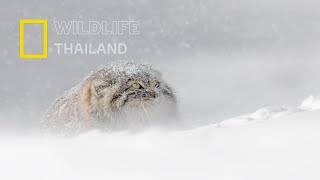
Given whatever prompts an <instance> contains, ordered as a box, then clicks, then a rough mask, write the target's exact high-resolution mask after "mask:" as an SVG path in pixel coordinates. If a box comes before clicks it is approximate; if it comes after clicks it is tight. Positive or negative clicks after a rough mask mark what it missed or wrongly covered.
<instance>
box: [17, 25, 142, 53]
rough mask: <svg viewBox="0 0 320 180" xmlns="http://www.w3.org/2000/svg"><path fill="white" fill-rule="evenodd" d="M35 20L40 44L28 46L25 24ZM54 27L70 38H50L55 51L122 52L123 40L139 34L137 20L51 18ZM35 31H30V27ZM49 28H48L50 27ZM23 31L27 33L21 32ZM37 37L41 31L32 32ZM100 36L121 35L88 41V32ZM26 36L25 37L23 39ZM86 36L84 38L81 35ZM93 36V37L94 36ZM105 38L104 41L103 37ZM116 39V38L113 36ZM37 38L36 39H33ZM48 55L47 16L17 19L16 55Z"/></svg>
mask: <svg viewBox="0 0 320 180" xmlns="http://www.w3.org/2000/svg"><path fill="white" fill-rule="evenodd" d="M26 24H28V25H30V24H31V25H33V24H37V26H38V25H40V26H42V28H41V32H42V33H41V32H40V33H41V34H42V36H43V38H42V42H41V41H39V42H41V44H39V46H40V47H42V50H39V49H40V47H36V48H35V47H34V46H30V44H28V42H29V41H28V40H30V39H34V37H32V38H30V34H28V33H27V31H26V27H25V25H26ZM53 25H54V28H55V29H54V30H55V32H56V36H69V37H70V38H73V40H72V42H66V41H70V38H59V39H60V40H61V39H62V40H63V41H65V42H52V44H51V46H50V53H56V55H99V54H100V55H109V54H118V55H121V54H125V53H126V52H127V44H126V43H125V42H123V41H124V40H128V36H131V35H139V34H140V31H139V25H140V22H139V21H125V20H121V21H119V20H117V21H74V20H72V21H53ZM32 32H33V33H35V32H34V31H32ZM50 32H51V31H50ZM25 34H27V35H28V36H27V35H25ZM36 34H37V37H41V35H39V34H38V32H37V33H36ZM99 35H104V36H109V37H110V36H122V38H119V39H120V40H116V41H114V40H112V39H113V38H99V41H98V42H97V41H92V39H93V38H92V37H91V36H96V37H98V36H99ZM25 37H27V39H25ZM84 37H87V38H86V40H85V41H83V38H84ZM96 39H97V38H96ZM106 39H108V41H107V42H106V41H105V40H106ZM116 39H117V38H116ZM37 42H38V41H37ZM29 46H30V47H33V48H34V49H36V50H37V49H38V50H39V51H38V53H34V52H35V51H32V52H31V53H30V52H29V51H28V50H29V49H28V48H25V47H29ZM47 57H48V20H46V19H21V20H20V58H27V59H34V58H47Z"/></svg>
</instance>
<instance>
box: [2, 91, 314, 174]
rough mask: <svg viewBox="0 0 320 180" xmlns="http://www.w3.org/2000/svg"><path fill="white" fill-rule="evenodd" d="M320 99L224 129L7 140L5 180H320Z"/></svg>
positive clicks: (265, 110) (277, 109)
mask: <svg viewBox="0 0 320 180" xmlns="http://www.w3.org/2000/svg"><path fill="white" fill-rule="evenodd" d="M319 102H320V101H319V100H318V99H317V98H315V97H313V96H310V97H309V98H307V99H306V100H305V101H304V102H303V103H302V105H301V106H300V107H297V108H286V107H270V108H263V109H260V110H258V111H256V112H255V113H253V114H249V115H244V116H240V117H236V118H232V119H229V120H225V121H222V122H221V123H219V124H212V125H209V126H204V127H201V128H196V129H190V130H183V131H181V130H180V131H171V132H163V131H159V130H149V131H147V132H144V133H137V134H130V133H128V132H121V133H113V134H103V133H100V132H95V131H93V132H89V133H87V134H84V135H81V136H78V137H76V138H67V139H66V138H55V137H38V136H37V137H23V138H22V137H17V136H16V137H12V136H10V137H8V136H5V135H1V137H0V146H1V147H0V169H1V171H0V179H1V180H9V179H10V180H15V179H17V180H18V179H32V180H35V179H47V180H51V179H52V180H57V179H60V180H61V179H67V180H70V179H77V180H82V179H95V180H96V179H112V180H116V179H139V180H141V179H146V180H150V179H159V180H163V179H184V180H187V179H215V180H257V179H259V180H264V179H265V180H270V179H273V180H295V179H296V180H301V179H308V180H313V179H314V180H316V179H320V174H319V171H318V169H319V166H320V154H319V152H320V110H318V109H319V108H320V106H319Z"/></svg>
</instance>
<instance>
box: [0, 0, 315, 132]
mask: <svg viewBox="0 0 320 180" xmlns="http://www.w3.org/2000/svg"><path fill="white" fill-rule="evenodd" d="M2 4H3V5H2V6H1V7H0V20H1V24H0V39H1V41H0V48H1V49H0V82H1V83H0V84H1V86H0V102H1V103H0V124H1V126H0V127H1V129H3V130H5V131H11V129H20V130H33V128H36V127H37V126H38V121H39V117H40V115H41V114H42V113H43V111H44V110H45V109H46V108H47V107H48V105H49V104H50V103H51V102H52V101H53V100H54V99H55V98H56V97H58V96H59V95H60V94H61V93H63V92H64V91H66V90H68V89H69V88H71V87H73V86H75V85H76V84H77V83H79V82H80V81H81V80H82V79H83V77H84V76H85V75H86V74H88V73H89V72H90V71H92V70H95V69H96V68H97V67H98V66H100V65H101V64H105V63H108V62H110V61H116V60H120V59H121V60H142V61H144V62H149V63H151V64H154V65H155V66H156V67H158V68H159V69H160V70H161V71H162V72H163V74H164V76H165V78H166V79H167V81H168V82H169V83H170V84H171V86H173V87H174V88H175V90H176V93H177V96H178V98H179V103H180V111H181V113H182V114H183V116H185V118H186V119H188V120H191V121H194V122H195V123H196V124H207V123H210V122H217V121H221V120H223V119H228V118H231V117H234V116H237V115H241V114H246V113H248V112H252V111H254V110H256V109H258V108H261V107H265V106H272V105H288V106H296V105H298V104H299V102H300V100H301V99H303V98H304V97H306V96H307V95H309V94H318V93H319V92H320V83H319V77H320V71H319V67H320V62H319V56H320V55H319V53H318V52H319V51H318V46H319V40H320V35H319V30H320V12H319V8H318V7H319V5H320V3H319V2H318V1H315V0H306V1H298V0H293V1H292V0H291V1H289V0H277V1H276V0H260V1H254V0H240V1H239V0H224V1H220V0H200V1H199V0H185V1H183V0H164V1H147V0H139V1H130V0H125V1H124V0H120V1H106V0H95V1H62V0H57V1H49V0H45V1H38V0H31V1H24V0H10V1H9V0H3V1H2ZM23 18H45V19H48V21H49V57H48V59H43V60H39V59H38V60H37V59H36V60H22V59H19V20H20V19H23ZM54 20H58V21H62V20H65V21H68V20H83V21H88V20H96V21H102V20H139V21H140V22H141V35H139V36H134V37H133V36H112V37H110V36H107V37H106V36H89V37H79V36H67V37H59V36H57V35H56V33H55V32H54V28H53V21H54ZM39 38H40V37H36V39H39ZM59 41H64V42H88V41H92V42H100V41H102V42H120V41H124V42H126V43H127V45H128V53H127V54H125V55H115V56H111V55H107V56H104V55H98V56H92V55H87V56H86V55H78V56H64V55H60V56H58V55H56V54H55V53H52V52H51V51H52V48H53V43H54V42H59ZM50 50H51V51H50Z"/></svg>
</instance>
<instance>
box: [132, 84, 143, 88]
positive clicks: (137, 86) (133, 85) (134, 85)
mask: <svg viewBox="0 0 320 180" xmlns="http://www.w3.org/2000/svg"><path fill="white" fill-rule="evenodd" d="M131 87H133V88H134V89H140V88H141V85H140V84H139V83H133V84H132V85H131Z"/></svg>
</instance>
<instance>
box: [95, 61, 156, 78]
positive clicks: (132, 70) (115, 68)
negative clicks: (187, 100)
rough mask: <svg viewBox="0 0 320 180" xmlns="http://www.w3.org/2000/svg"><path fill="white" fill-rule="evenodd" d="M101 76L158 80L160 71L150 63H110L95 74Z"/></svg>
mask: <svg viewBox="0 0 320 180" xmlns="http://www.w3.org/2000/svg"><path fill="white" fill-rule="evenodd" d="M95 75H96V76H99V77H102V78H108V79H110V78H116V79H118V78H120V79H123V80H125V79H132V80H141V81H151V80H160V79H161V73H160V72H159V71H157V70H155V69H153V68H152V66H150V65H145V64H138V63H133V62H125V63H117V64H110V65H108V66H104V67H103V68H100V70H98V72H97V73H96V74H95Z"/></svg>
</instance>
